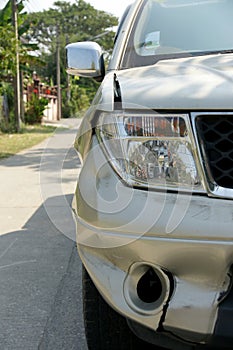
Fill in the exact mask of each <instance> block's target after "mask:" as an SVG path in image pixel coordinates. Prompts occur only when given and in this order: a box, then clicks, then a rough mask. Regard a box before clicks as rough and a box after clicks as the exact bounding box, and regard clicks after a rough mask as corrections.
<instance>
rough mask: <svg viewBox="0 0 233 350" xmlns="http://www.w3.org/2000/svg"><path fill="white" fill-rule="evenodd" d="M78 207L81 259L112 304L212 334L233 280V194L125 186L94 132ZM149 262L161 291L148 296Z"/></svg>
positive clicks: (193, 334) (150, 320)
mask: <svg viewBox="0 0 233 350" xmlns="http://www.w3.org/2000/svg"><path fill="white" fill-rule="evenodd" d="M100 164H101V166H100ZM74 210H75V212H76V222H77V241H78V248H79V253H80V256H81V259H82V261H83V263H84V265H85V267H86V269H87V270H88V273H89V274H90V276H91V278H92V279H93V281H94V283H95V285H96V287H97V288H98V290H99V292H100V293H101V294H102V296H103V297H104V298H105V300H106V301H107V302H108V303H109V304H110V305H111V306H112V307H113V308H114V309H116V310H117V311H118V312H120V313H121V314H123V315H124V316H125V317H126V318H128V319H131V320H133V321H135V322H137V323H139V324H141V325H143V326H146V327H148V328H150V329H151V330H154V331H156V330H161V329H162V330H164V331H167V332H171V333H172V334H174V335H175V336H177V337H179V338H182V339H183V340H185V341H189V342H193V343H201V344H205V343H208V342H209V341H211V337H212V336H213V334H214V333H215V332H216V327H217V325H218V319H219V313H220V312H219V310H220V305H221V302H222V300H223V299H224V298H225V297H226V295H227V293H228V291H229V289H230V285H231V266H232V262H233V232H232V213H233V208H232V201H227V200H222V199H214V198H208V197H206V196H192V195H191V194H182V193H178V194H176V193H170V194H169V193H162V192H160V193H159V192H152V191H148V192H147V191H142V190H139V189H133V188H129V187H126V186H124V185H123V184H122V183H121V181H120V180H119V178H118V177H117V176H116V175H115V173H114V171H113V169H112V168H111V166H110V165H109V164H108V163H106V160H105V158H104V156H103V154H102V151H101V149H100V148H99V146H98V143H97V142H96V141H95V138H93V145H92V151H91V152H90V153H89V154H88V156H87V158H86V160H85V163H84V166H83V168H82V171H81V174H80V177H79V182H78V187H77V191H76V196H75V198H74ZM150 269H152V270H153V271H154V273H155V274H156V275H157V277H158V279H159V281H160V287H159V288H160V290H161V293H159V295H158V297H156V298H155V299H153V298H152V301H150V302H148V301H145V300H144V299H143V298H142V297H141V295H142V294H143V291H140V293H139V291H138V286H139V282H140V281H141V280H142V278H143V276H144V275H145V274H146V272H147V271H148V270H150ZM140 285H142V283H140ZM140 288H143V287H140Z"/></svg>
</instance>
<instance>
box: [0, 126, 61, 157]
mask: <svg viewBox="0 0 233 350" xmlns="http://www.w3.org/2000/svg"><path fill="white" fill-rule="evenodd" d="M55 130H56V127H53V126H43V125H34V126H24V127H23V128H22V130H21V131H20V133H12V134H6V133H0V159H3V158H7V157H10V156H13V155H14V154H16V153H18V152H20V151H22V150H24V149H27V148H30V147H32V146H34V145H36V144H38V143H40V142H42V141H43V140H45V139H46V138H47V137H49V136H51V135H53V133H54V131H55Z"/></svg>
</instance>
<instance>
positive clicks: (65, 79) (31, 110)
mask: <svg viewBox="0 0 233 350" xmlns="http://www.w3.org/2000/svg"><path fill="white" fill-rule="evenodd" d="M15 1H16V7H17V11H16V12H17V17H18V30H16V32H18V35H15V27H14V21H13V22H12V18H13V17H14V16H12V12H13V11H12V1H11V0H8V1H7V2H6V5H5V7H4V8H2V9H0V130H1V132H11V131H12V129H15V130H17V131H19V127H18V126H19V125H20V123H19V118H18V113H17V112H16V110H15V106H16V102H15V96H16V93H15V85H14V81H15V78H16V76H19V75H18V74H17V73H20V77H21V83H20V84H21V87H20V93H21V98H20V99H21V103H20V119H21V121H22V122H23V123H24V124H26V123H29V124H35V123H38V122H40V121H41V120H42V116H43V109H44V108H45V107H46V101H42V100H41V99H42V97H41V96H39V94H36V93H35V88H37V87H38V86H35V85H33V84H35V81H37V82H39V85H40V86H44V87H45V88H46V87H48V86H49V87H55V88H56V87H58V86H60V89H61V97H62V98H61V101H62V105H61V116H62V117H63V118H69V117H79V116H80V115H82V112H83V110H85V109H86V108H87V107H88V105H89V104H90V102H91V101H92V98H93V96H94V95H95V93H96V90H97V89H98V87H99V83H97V82H96V81H94V80H91V79H83V78H78V77H71V76H68V75H67V74H66V69H65V68H66V57H65V47H66V45H67V44H69V43H71V42H76V41H87V40H92V41H96V42H98V43H99V44H100V46H101V47H102V48H103V51H104V52H105V60H106V64H107V62H108V58H109V57H110V55H111V50H112V47H113V42H114V36H115V31H114V30H113V28H114V27H115V26H116V25H117V23H118V19H117V18H116V17H115V16H113V15H111V14H109V13H106V12H104V11H100V10H97V9H95V8H94V7H93V6H92V5H90V4H89V3H88V2H86V1H84V0H76V1H75V2H72V3H69V1H55V2H54V5H53V7H52V8H50V9H49V10H44V11H42V12H33V13H27V12H26V10H25V9H26V7H25V5H26V4H27V1H26V0H15ZM12 24H13V25H12ZM16 53H18V56H19V65H17V60H16V56H17V55H16ZM58 57H59V59H58ZM58 61H59V64H58ZM58 72H59V73H60V74H59V75H60V79H59V80H60V84H59V85H58V76H59V75H58ZM35 76H36V77H37V78H36V79H37V80H35ZM29 86H30V87H32V91H33V93H32V95H31V92H30V96H29V95H27V100H28V101H27V102H26V103H25V101H24V98H23V96H24V95H23V92H24V91H26V93H27V94H29V90H28V87H29ZM33 94H35V95H33ZM28 96H29V98H28ZM18 100H19V99H17V98H16V101H18ZM39 100H40V101H39ZM23 101H24V102H23ZM17 111H18V109H17ZM0 137H1V138H2V137H3V136H2V134H1V135H0ZM6 137H9V135H6Z"/></svg>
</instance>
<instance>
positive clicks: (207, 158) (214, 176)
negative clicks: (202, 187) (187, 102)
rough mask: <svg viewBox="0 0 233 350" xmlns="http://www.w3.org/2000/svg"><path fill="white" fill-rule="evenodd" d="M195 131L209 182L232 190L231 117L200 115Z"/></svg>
mask: <svg viewBox="0 0 233 350" xmlns="http://www.w3.org/2000/svg"><path fill="white" fill-rule="evenodd" d="M196 129H197V135H198V139H199V144H200V146H201V147H200V148H201V152H202V157H203V160H204V163H205V167H206V169H207V171H208V172H209V179H210V181H212V182H214V183H215V184H217V185H218V186H221V187H225V188H230V189H233V115H224V114H223V115H201V116H198V117H197V118H196Z"/></svg>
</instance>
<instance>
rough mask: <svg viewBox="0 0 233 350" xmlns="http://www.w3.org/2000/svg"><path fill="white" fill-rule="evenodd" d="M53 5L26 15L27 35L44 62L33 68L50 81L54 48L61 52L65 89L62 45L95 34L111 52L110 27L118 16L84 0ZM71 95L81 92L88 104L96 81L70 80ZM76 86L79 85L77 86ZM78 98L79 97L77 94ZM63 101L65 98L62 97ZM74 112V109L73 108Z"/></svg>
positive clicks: (64, 105)
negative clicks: (96, 7)
mask: <svg viewBox="0 0 233 350" xmlns="http://www.w3.org/2000/svg"><path fill="white" fill-rule="evenodd" d="M54 6H55V7H54V8H53V9H49V10H47V11H43V12H38V13H33V14H31V15H30V16H29V18H28V21H29V23H30V24H31V27H30V32H29V35H28V38H29V39H30V40H33V41H36V42H37V43H38V45H39V46H40V51H41V58H42V59H43V60H44V61H45V62H46V65H45V67H34V69H35V70H36V71H37V72H38V74H39V75H40V76H42V77H47V79H48V80H49V81H50V80H52V81H53V82H55V83H56V81H57V78H56V51H57V48H58V46H59V47H60V52H61V59H60V62H61V66H60V70H61V85H62V87H63V89H67V88H68V81H67V74H66V70H65V68H66V58H65V46H66V45H67V44H68V43H70V42H75V41H85V40H92V38H94V37H95V36H98V38H97V39H96V41H98V42H99V44H100V45H101V46H102V47H103V49H104V50H105V51H106V52H108V54H111V50H112V47H113V41H114V35H115V32H114V31H113V30H111V29H110V28H112V27H113V26H115V25H117V22H118V20H117V18H116V17H114V16H112V15H110V14H108V13H106V12H104V11H99V10H96V9H95V8H94V7H93V6H92V5H90V4H89V3H87V2H85V1H84V0H76V2H75V3H74V4H70V3H68V2H67V1H57V2H55V3H54ZM69 84H71V87H70V88H71V94H74V95H75V96H76V97H77V90H80V89H81V90H80V91H82V94H79V96H82V99H83V96H84V95H83V94H84V92H86V93H85V95H86V96H87V98H86V97H85V101H86V104H88V103H90V100H91V99H92V97H93V95H94V92H95V91H96V89H97V87H98V84H97V83H96V82H95V81H91V80H88V81H86V80H85V79H81V78H80V79H78V80H77V79H71V80H70V82H69ZM76 85H77V86H78V88H77V87H76ZM79 98H80V97H79ZM63 100H64V99H63ZM64 101H65V102H64V103H63V109H65V110H66V112H67V107H68V106H67V103H68V104H69V105H70V104H72V101H71V102H69V101H68V102H67V99H65V100H64ZM81 106H82V108H83V103H81V102H80V101H79V102H78V103H76V102H75V106H73V107H75V108H77V109H78V110H80V108H81ZM72 112H74V109H72ZM76 112H77V110H76Z"/></svg>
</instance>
